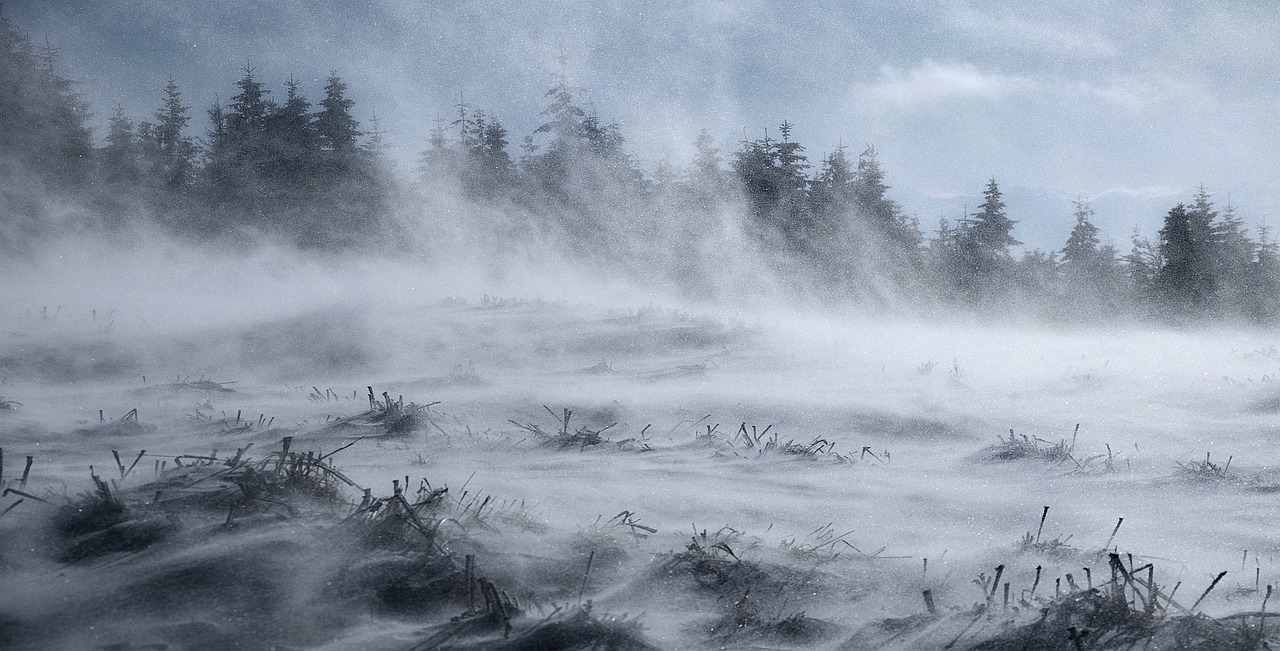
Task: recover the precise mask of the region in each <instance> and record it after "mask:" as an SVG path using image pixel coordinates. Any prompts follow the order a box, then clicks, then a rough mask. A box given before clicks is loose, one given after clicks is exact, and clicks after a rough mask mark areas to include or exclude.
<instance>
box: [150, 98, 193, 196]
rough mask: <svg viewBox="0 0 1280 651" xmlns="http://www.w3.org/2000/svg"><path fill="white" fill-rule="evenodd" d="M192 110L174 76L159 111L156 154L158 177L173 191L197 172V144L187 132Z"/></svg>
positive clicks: (165, 186)
mask: <svg viewBox="0 0 1280 651" xmlns="http://www.w3.org/2000/svg"><path fill="white" fill-rule="evenodd" d="M189 110H191V107H190V106H187V105H186V104H184V103H183V102H182V91H181V90H180V89H179V88H178V83H177V82H176V81H174V80H173V79H172V78H171V79H169V81H168V83H166V84H165V87H164V98H163V100H162V101H161V104H160V108H158V109H156V112H155V119H156V123H155V127H154V128H153V131H152V133H153V135H154V137H155V146H156V155H157V157H156V158H155V160H154V164H155V172H154V173H155V178H156V180H157V181H158V182H159V183H160V184H161V186H162V187H164V188H165V189H167V190H169V191H178V190H181V189H183V188H185V187H186V186H187V185H188V184H189V183H190V182H191V180H192V175H193V174H194V172H195V166H194V165H195V162H194V161H195V155H196V145H195V142H194V141H192V140H191V138H189V137H187V136H186V135H185V133H184V131H185V130H186V127H187V123H188V122H190V120H191V118H190V117H188V116H187V112H188V111H189Z"/></svg>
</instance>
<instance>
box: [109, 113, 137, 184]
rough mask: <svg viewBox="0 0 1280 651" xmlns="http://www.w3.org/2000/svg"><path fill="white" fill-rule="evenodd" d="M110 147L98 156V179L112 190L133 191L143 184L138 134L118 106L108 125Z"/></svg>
mask: <svg viewBox="0 0 1280 651" xmlns="http://www.w3.org/2000/svg"><path fill="white" fill-rule="evenodd" d="M106 142H107V146H106V147H103V148H102V150H101V152H100V154H99V156H98V166H99V175H100V176H101V178H102V180H103V181H104V182H105V183H106V184H107V185H110V186H115V187H117V188H118V187H121V186H122V187H125V188H132V187H134V186H136V185H137V184H138V182H139V181H140V180H141V176H140V168H139V145H138V134H137V132H136V131H135V129H134V126H133V120H130V119H129V117H128V116H127V115H125V112H124V107H123V106H120V105H116V109H115V113H113V114H112V116H111V119H110V121H108V123H107V136H106Z"/></svg>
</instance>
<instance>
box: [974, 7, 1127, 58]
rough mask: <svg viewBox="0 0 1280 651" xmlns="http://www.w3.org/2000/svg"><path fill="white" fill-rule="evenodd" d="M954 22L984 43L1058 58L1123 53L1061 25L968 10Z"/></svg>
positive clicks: (1097, 38)
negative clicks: (997, 44)
mask: <svg viewBox="0 0 1280 651" xmlns="http://www.w3.org/2000/svg"><path fill="white" fill-rule="evenodd" d="M952 23H953V24H954V25H955V26H957V27H959V28H960V29H961V30H963V31H965V32H968V33H969V34H970V35H972V36H973V37H974V38H975V39H977V40H979V41H982V42H987V43H999V44H1001V45H1002V46H1004V47H1012V48H1016V49H1021V50H1024V51H1032V52H1043V53H1047V54H1052V55H1053V56H1054V57H1058V58H1066V59H1104V58H1109V57H1114V56H1117V55H1119V54H1120V49H1119V48H1117V47H1116V46H1115V45H1113V44H1112V43H1111V41H1109V40H1107V38H1106V37H1104V36H1102V35H1101V34H1098V33H1096V32H1090V31H1082V30H1079V29H1073V28H1071V27H1068V26H1067V25H1064V24H1062V23H1058V22H1049V21H1033V20H1027V19H1024V18H1018V17H1013V16H991V15H988V14H982V13H977V12H972V11H964V12H963V13H961V14H960V15H958V16H954V17H953V18H952Z"/></svg>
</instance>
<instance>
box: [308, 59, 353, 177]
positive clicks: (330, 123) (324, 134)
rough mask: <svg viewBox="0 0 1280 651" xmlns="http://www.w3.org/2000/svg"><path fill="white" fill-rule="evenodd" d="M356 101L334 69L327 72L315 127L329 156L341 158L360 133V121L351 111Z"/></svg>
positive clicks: (346, 153) (345, 154)
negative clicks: (349, 96) (327, 76)
mask: <svg viewBox="0 0 1280 651" xmlns="http://www.w3.org/2000/svg"><path fill="white" fill-rule="evenodd" d="M355 104H356V103H355V100H352V99H349V98H348V97H347V84H346V83H345V82H343V81H342V79H341V78H340V77H338V74H337V73H336V72H333V73H330V74H329V79H328V80H327V81H326V83H325V86H324V99H323V100H321V101H320V112H319V113H317V114H316V119H315V129H316V135H317V136H318V138H319V140H320V147H321V149H322V150H324V151H327V152H331V153H332V154H334V156H333V157H332V158H336V159H339V160H341V159H343V158H344V157H349V156H351V155H352V154H353V153H354V152H355V151H356V140H357V139H358V138H359V137H360V135H361V133H360V129H359V127H360V123H359V122H357V121H356V119H355V117H353V116H352V115H351V109H352V107H354V106H355Z"/></svg>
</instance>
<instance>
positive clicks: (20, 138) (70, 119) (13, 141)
mask: <svg viewBox="0 0 1280 651" xmlns="http://www.w3.org/2000/svg"><path fill="white" fill-rule="evenodd" d="M57 55H58V50H57V48H54V47H53V46H51V45H48V44H46V45H45V47H43V48H41V49H40V50H39V51H38V52H37V51H36V50H35V49H34V48H33V47H32V46H31V43H30V41H28V40H27V38H26V37H25V36H23V35H22V34H20V33H19V32H18V31H17V30H16V29H15V28H14V26H13V25H12V24H11V23H10V22H9V20H8V18H7V17H4V16H2V15H0V178H2V177H3V176H6V175H11V174H14V173H15V172H17V171H18V169H17V168H7V169H6V167H5V166H7V165H11V164H14V163H16V164H18V165H21V166H22V169H24V170H30V171H33V172H35V173H36V174H38V175H40V176H41V177H43V178H44V179H47V180H48V181H50V182H51V183H53V184H56V185H58V186H60V187H62V188H66V189H70V188H76V187H80V186H81V185H82V183H83V182H84V181H85V180H86V179H87V174H88V173H89V172H90V170H91V164H92V161H93V147H92V144H91V142H90V132H89V129H88V127H87V126H85V122H86V120H87V119H88V117H89V107H88V105H87V104H86V103H85V102H84V101H83V100H82V99H81V98H80V96H79V95H78V94H77V93H76V92H75V91H74V89H73V84H72V82H71V81H70V80H69V79H66V78H64V77H62V76H61V75H59V74H58V73H57V70H56V62H57Z"/></svg>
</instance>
